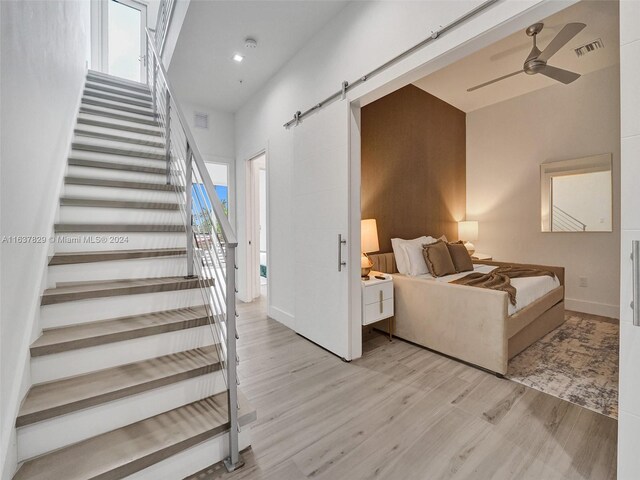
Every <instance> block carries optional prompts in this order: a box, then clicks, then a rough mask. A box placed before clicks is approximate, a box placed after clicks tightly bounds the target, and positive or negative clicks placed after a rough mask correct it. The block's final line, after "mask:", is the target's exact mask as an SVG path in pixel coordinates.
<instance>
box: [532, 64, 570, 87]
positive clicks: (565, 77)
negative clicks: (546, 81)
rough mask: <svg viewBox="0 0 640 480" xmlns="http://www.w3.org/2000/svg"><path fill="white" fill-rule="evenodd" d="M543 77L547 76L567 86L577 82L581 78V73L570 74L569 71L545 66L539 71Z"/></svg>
mask: <svg viewBox="0 0 640 480" xmlns="http://www.w3.org/2000/svg"><path fill="white" fill-rule="evenodd" d="M538 73H541V74H542V75H545V76H547V77H549V78H553V79H554V80H557V81H559V82H562V83H564V84H565V85H567V84H569V83H571V82H575V81H576V80H577V79H579V78H580V74H579V73H575V72H570V71H569V70H563V69H562V68H557V67H552V66H551V65H545V66H544V67H543V68H542V69H541V70H539V71H538Z"/></svg>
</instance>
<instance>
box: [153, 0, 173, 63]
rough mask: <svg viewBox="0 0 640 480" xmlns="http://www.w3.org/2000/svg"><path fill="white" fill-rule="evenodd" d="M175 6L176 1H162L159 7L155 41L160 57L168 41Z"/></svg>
mask: <svg viewBox="0 0 640 480" xmlns="http://www.w3.org/2000/svg"><path fill="white" fill-rule="evenodd" d="M175 6H176V0H161V1H160V6H159V7H158V19H157V21H156V29H155V32H156V33H155V36H154V39H155V42H156V48H157V50H158V52H159V53H160V55H162V53H163V52H164V44H165V42H166V40H167V33H168V32H169V25H170V24H171V17H172V16H173V10H174V8H175Z"/></svg>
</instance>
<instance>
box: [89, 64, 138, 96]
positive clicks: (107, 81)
mask: <svg viewBox="0 0 640 480" xmlns="http://www.w3.org/2000/svg"><path fill="white" fill-rule="evenodd" d="M87 81H88V82H94V83H102V84H104V85H112V84H118V85H120V86H121V87H122V88H127V89H136V91H137V90H140V89H144V90H145V91H146V92H147V93H148V92H149V86H148V85H147V84H146V83H142V82H138V81H136V80H129V79H126V78H121V77H114V76H113V75H109V74H107V73H103V72H97V71H95V70H90V71H89V73H88V74H87Z"/></svg>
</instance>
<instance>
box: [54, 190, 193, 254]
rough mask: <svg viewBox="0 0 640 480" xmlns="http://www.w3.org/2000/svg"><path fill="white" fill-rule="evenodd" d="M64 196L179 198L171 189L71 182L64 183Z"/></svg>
mask: <svg viewBox="0 0 640 480" xmlns="http://www.w3.org/2000/svg"><path fill="white" fill-rule="evenodd" d="M183 195H184V194H183ZM64 196H66V197H77V198H96V199H101V200H123V201H134V202H138V201H139V202H159V203H175V202H177V201H178V200H179V197H178V194H177V193H176V192H173V191H171V190H147V189H142V188H121V187H97V186H94V185H72V184H65V186H64ZM142 248H144V247H142ZM149 248H151V247H149Z"/></svg>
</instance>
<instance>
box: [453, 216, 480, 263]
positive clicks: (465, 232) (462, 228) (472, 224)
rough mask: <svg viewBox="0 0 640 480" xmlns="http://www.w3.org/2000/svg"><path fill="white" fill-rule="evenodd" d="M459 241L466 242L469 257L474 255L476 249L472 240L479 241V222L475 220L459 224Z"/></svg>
mask: <svg viewBox="0 0 640 480" xmlns="http://www.w3.org/2000/svg"><path fill="white" fill-rule="evenodd" d="M458 239H460V240H462V241H463V242H464V246H465V247H466V248H467V251H468V252H469V255H473V254H474V253H475V251H476V247H475V246H474V245H473V243H471V240H477V239H478V222H477V221H475V220H466V221H464V222H458Z"/></svg>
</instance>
